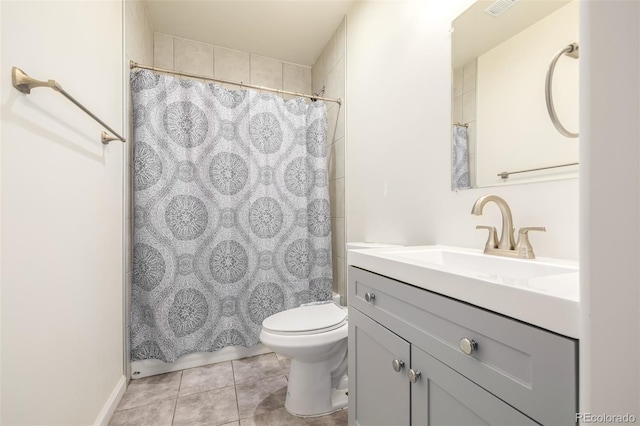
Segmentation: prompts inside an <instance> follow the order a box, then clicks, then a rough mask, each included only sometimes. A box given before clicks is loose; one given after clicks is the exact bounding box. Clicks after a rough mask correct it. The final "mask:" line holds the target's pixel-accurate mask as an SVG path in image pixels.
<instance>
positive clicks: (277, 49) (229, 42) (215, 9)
mask: <svg viewBox="0 0 640 426" xmlns="http://www.w3.org/2000/svg"><path fill="white" fill-rule="evenodd" d="M354 2H355V0H197V1H194V0H147V1H146V3H147V6H148V10H149V14H150V17H151V22H152V23H153V29H154V31H156V32H160V33H165V34H171V35H174V36H177V37H182V38H186V39H190V40H197V41H201V42H204V43H210V44H214V45H217V46H224V47H228V48H230V49H237V50H242V51H244V52H249V53H254V54H258V55H262V56H268V57H271V58H277V59H280V60H283V61H287V62H293V63H296V64H300V65H307V66H312V65H313V64H314V63H315V61H316V59H317V58H318V56H320V54H321V53H322V50H323V48H324V46H325V45H326V44H327V42H329V40H330V39H331V36H332V34H333V32H334V31H335V30H336V28H337V27H338V25H340V22H342V19H343V18H344V16H345V15H346V13H347V11H348V10H349V9H350V8H351V6H352V5H353V3H354Z"/></svg>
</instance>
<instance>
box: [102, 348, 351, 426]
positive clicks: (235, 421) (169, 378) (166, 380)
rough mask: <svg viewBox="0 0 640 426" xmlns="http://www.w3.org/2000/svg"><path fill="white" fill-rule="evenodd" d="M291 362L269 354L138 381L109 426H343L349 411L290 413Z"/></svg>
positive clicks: (129, 391)
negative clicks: (286, 405) (305, 415)
mask: <svg viewBox="0 0 640 426" xmlns="http://www.w3.org/2000/svg"><path fill="white" fill-rule="evenodd" d="M288 372H289V360H288V359H286V358H284V357H280V356H279V355H276V354H275V353H268V354H264V355H259V356H254V357H251V358H244V359H239V360H234V361H227V362H221V363H219V364H211V365H206V366H203V367H198V368H191V369H188V370H182V371H176V372H174V373H167V374H162V375H158V376H151V377H145V378H144V379H137V380H132V381H131V383H130V384H129V387H128V388H127V391H126V392H125V394H124V396H123V397H122V400H121V401H120V404H119V405H118V408H117V409H116V412H115V413H114V415H113V417H112V418H111V421H110V422H109V426H125V425H126V426H134V425H135V426H143V425H148V426H164V425H166V426H172V425H173V426H199V425H207V426H216V425H224V426H288V425H291V426H298V425H300V426H341V425H346V424H347V410H346V409H345V410H341V411H338V412H336V413H333V414H330V415H327V416H322V417H311V418H300V417H295V416H292V415H291V414H289V413H288V412H287V410H285V408H284V400H285V395H286V392H287V374H288Z"/></svg>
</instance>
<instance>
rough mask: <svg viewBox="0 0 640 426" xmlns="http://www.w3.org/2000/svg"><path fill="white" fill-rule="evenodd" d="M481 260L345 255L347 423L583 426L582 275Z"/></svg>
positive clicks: (434, 249)
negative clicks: (580, 405)
mask: <svg viewBox="0 0 640 426" xmlns="http://www.w3.org/2000/svg"><path fill="white" fill-rule="evenodd" d="M449 252H451V253H454V255H451V256H448V255H447V253H449ZM425 253H426V254H425ZM443 253H445V254H444V255H443ZM458 255H459V256H458ZM485 258H487V256H486V255H483V254H481V253H477V252H476V251H473V250H465V249H462V250H458V249H449V248H444V250H443V248H441V247H438V246H427V247H424V248H419V249H418V250H416V249H415V248H398V249H386V250H377V249H376V250H366V251H364V250H362V251H350V252H349V255H348V263H349V265H350V266H349V271H348V282H349V284H348V285H349V288H348V291H349V294H348V296H349V297H348V300H349V378H350V380H349V424H351V425H410V424H411V425H427V424H430V425H441V424H455V425H476V424H491V425H499V424H501V425H535V424H545V425H564V424H575V423H576V420H575V419H576V414H575V413H576V412H577V411H578V402H577V401H578V391H577V390H578V372H577V357H578V333H577V312H578V311H577V305H578V299H577V285H578V280H577V275H578V274H577V265H571V264H570V263H564V264H556V265H554V264H553V263H549V262H545V261H544V260H533V261H524V262H523V261H520V260H518V259H498V260H497V262H498V263H495V264H492V263H491V262H494V261H495V260H494V259H493V258H492V257H491V256H489V257H488V258H489V259H488V262H489V264H488V265H489V266H487V265H485V263H484V262H485ZM474 262H476V263H475V264H474ZM503 262H507V263H506V264H505V263H503ZM514 262H515V263H514ZM523 265H524V269H521V268H522V267H523ZM555 266H557V269H554V267H555ZM465 268H466V269H465ZM483 268H496V270H497V272H496V273H491V274H488V273H486V271H484V270H483ZM519 268H520V269H519ZM527 268H529V269H527ZM541 268H542V269H541ZM545 268H546V269H545ZM554 283H555V284H557V285H558V288H555V289H554V288H553V287H551V290H550V291H549V289H545V285H547V284H548V285H550V286H553V285H554ZM573 285H575V294H574V293H573V292H571V291H569V288H570V287H572V286H573ZM474 287H479V289H480V290H479V291H477V289H474ZM501 292H504V297H502V296H501V294H500V293H501ZM558 292H559V293H558ZM515 295H519V296H520V303H517V304H516V305H515V306H511V305H512V304H513V301H514V300H515V299H514V297H515ZM494 299H495V300H494ZM492 300H493V302H491V301H492ZM551 300H556V302H557V303H556V304H555V305H554V304H553V303H550V301H551ZM492 303H493V304H492ZM501 304H503V305H509V306H500V305H501ZM544 304H547V305H548V306H549V307H550V309H544ZM486 305H489V306H490V308H491V309H489V308H487V306H486ZM502 307H504V308H505V309H502ZM555 309H558V310H557V311H555ZM503 311H508V312H509V313H510V315H507V314H505V313H504V312H503ZM518 312H521V313H518ZM514 313H515V314H514ZM535 315H537V317H538V318H534V316H535ZM574 315H575V318H573V316H574ZM518 317H521V318H518ZM522 317H524V320H523V318H522ZM549 317H551V321H553V324H552V325H550V327H551V328H554V329H555V330H553V329H552V330H550V329H549V328H548V327H543V326H541V325H540V324H548V323H549V321H550V320H549ZM545 318H546V319H545Z"/></svg>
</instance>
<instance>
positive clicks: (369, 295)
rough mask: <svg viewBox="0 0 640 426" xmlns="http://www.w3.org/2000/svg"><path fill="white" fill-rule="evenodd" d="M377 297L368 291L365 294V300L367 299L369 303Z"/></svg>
mask: <svg viewBox="0 0 640 426" xmlns="http://www.w3.org/2000/svg"><path fill="white" fill-rule="evenodd" d="M375 298H376V295H375V294H374V293H370V292H366V293H365V294H364V300H366V301H367V302H369V303H373V301H374V300H375Z"/></svg>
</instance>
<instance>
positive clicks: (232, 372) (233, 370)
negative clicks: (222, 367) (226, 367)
mask: <svg viewBox="0 0 640 426" xmlns="http://www.w3.org/2000/svg"><path fill="white" fill-rule="evenodd" d="M231 374H232V375H233V392H234V393H235V394H236V411H237V412H238V425H240V402H239V401H238V386H237V383H236V369H235V367H234V366H233V360H232V361H231Z"/></svg>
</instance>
